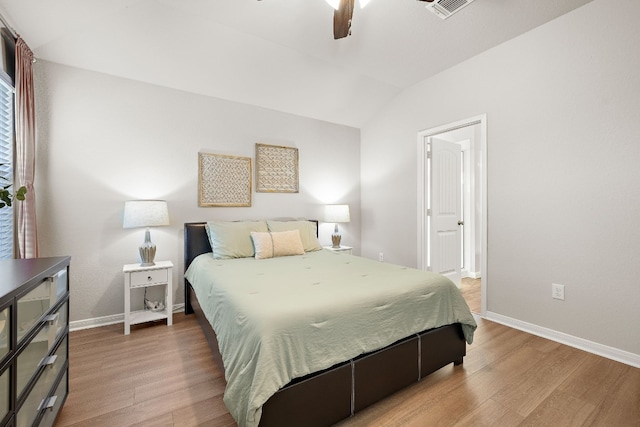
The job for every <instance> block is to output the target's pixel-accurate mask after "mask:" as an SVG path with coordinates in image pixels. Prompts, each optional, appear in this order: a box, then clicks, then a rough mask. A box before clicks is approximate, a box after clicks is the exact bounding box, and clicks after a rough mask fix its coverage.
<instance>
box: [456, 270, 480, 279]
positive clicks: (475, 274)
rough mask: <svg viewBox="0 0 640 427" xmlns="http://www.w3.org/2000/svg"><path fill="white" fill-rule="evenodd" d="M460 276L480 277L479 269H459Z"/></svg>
mask: <svg viewBox="0 0 640 427" xmlns="http://www.w3.org/2000/svg"><path fill="white" fill-rule="evenodd" d="M460 276H462V277H463V278H464V277H468V278H470V279H479V278H480V277H482V275H481V274H480V272H479V271H467V270H462V271H460Z"/></svg>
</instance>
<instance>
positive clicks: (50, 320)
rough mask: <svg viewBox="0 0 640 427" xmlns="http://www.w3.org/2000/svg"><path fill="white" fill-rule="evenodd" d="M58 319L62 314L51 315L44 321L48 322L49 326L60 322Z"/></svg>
mask: <svg viewBox="0 0 640 427" xmlns="http://www.w3.org/2000/svg"><path fill="white" fill-rule="evenodd" d="M58 317H60V313H55V314H50V315H48V316H47V317H45V318H44V321H45V322H48V323H49V325H53V324H54V323H56V321H57V320H58Z"/></svg>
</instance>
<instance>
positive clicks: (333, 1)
mask: <svg viewBox="0 0 640 427" xmlns="http://www.w3.org/2000/svg"><path fill="white" fill-rule="evenodd" d="M326 1H327V3H329V4H330V5H331V7H332V8H334V9H335V10H338V9H339V8H340V0H326Z"/></svg>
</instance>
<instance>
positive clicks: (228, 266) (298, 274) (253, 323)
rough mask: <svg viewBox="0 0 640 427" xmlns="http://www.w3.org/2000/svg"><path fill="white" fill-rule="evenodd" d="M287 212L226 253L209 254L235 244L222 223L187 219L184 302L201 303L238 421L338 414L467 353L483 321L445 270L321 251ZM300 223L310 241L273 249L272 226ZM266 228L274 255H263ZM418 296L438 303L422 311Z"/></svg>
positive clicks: (304, 421)
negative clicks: (290, 251) (289, 250)
mask: <svg viewBox="0 0 640 427" xmlns="http://www.w3.org/2000/svg"><path fill="white" fill-rule="evenodd" d="M284 222H285V221H277V222H269V226H268V227H267V230H266V232H265V230H264V228H262V229H261V230H260V231H256V232H255V233H254V235H252V237H251V239H254V240H253V241H252V240H249V245H252V244H254V246H252V247H251V248H249V246H246V247H245V248H244V252H245V253H244V254H243V253H242V252H243V250H242V248H241V249H240V250H237V248H231V249H230V253H231V256H229V257H222V258H223V259H216V258H214V255H213V253H214V252H215V253H216V256H217V255H218V254H220V253H222V252H224V251H225V250H228V249H229V248H228V247H226V246H224V245H226V241H225V239H226V238H228V237H229V235H228V233H227V234H225V233H226V231H225V229H222V231H221V232H220V230H218V229H216V230H217V231H218V232H215V233H214V232H213V231H212V230H213V229H215V227H216V226H218V225H219V224H213V225H212V223H211V222H210V223H206V222H197V223H186V224H185V229H184V232H185V239H184V243H185V264H184V265H185V313H187V314H191V313H195V315H196V317H197V319H198V322H199V324H200V325H201V327H202V330H203V331H204V333H205V336H206V337H207V341H208V343H209V346H210V348H211V350H212V354H213V356H214V359H215V361H216V363H217V364H218V366H219V367H220V369H221V370H222V371H223V372H224V373H225V379H226V381H227V389H226V391H225V396H224V400H225V404H226V405H227V408H228V409H229V411H230V413H231V414H232V416H233V417H234V418H235V419H236V421H237V422H238V424H239V425H240V426H256V425H259V426H263V427H264V426H267V427H269V426H288V425H291V426H298V425H305V426H314V425H317V426H326V425H331V424H335V423H336V422H338V421H340V420H342V419H345V418H348V417H350V416H352V415H353V414H354V413H356V412H357V411H359V410H361V409H363V408H365V407H367V406H370V405H371V404H373V403H375V402H377V401H379V400H380V399H382V398H384V397H386V396H388V395H390V394H392V393H394V392H396V391H398V390H400V389H402V388H404V387H406V386H408V385H410V384H412V383H415V382H416V381H419V380H420V379H421V378H423V377H425V376H426V375H429V374H430V373H432V372H434V371H436V370H438V369H440V368H441V367H443V366H445V365H447V364H450V363H454V364H455V365H458V364H461V363H462V362H463V357H464V356H465V355H466V344H467V343H469V344H470V343H471V342H472V340H473V332H474V330H475V328H476V324H475V321H474V319H473V316H472V315H471V313H470V311H469V309H468V307H467V305H466V303H465V302H464V299H463V298H462V296H461V295H460V293H459V291H458V290H457V288H456V287H455V285H453V284H452V283H451V282H450V281H448V279H444V280H443V278H442V276H438V275H435V274H432V273H428V272H423V271H419V270H415V269H409V268H406V267H401V266H395V265H392V264H384V263H379V262H377V261H371V260H367V259H365V258H361V257H356V256H352V255H346V254H339V253H335V252H330V251H327V250H323V249H322V248H320V247H319V245H318V244H317V239H316V235H313V236H308V235H305V233H307V234H309V233H310V230H313V231H314V232H315V233H317V222H314V221H311V222H309V221H287V222H286V223H287V224H284ZM226 224H230V223H225V225H224V226H225V227H226V226H227V225H226ZM235 224H238V223H237V222H236V223H235ZM300 224H302V225H303V228H301V229H299V230H298V231H297V234H298V235H301V236H302V238H301V240H302V241H304V245H303V246H304V250H302V251H301V250H300V248H299V247H297V249H295V250H294V251H298V252H297V253H298V255H295V256H273V255H274V254H275V252H276V251H275V249H273V248H275V246H274V244H273V240H274V239H275V236H280V235H284V234H286V233H289V235H288V236H289V237H291V234H290V233H291V232H293V229H295V228H296V226H299V225H300ZM305 224H311V225H312V226H311V227H306V225H305ZM260 227H262V224H260ZM272 227H274V229H272ZM278 227H280V228H278ZM289 229H291V230H289ZM276 230H277V231H276ZM245 232H246V230H245ZM265 233H266V234H265ZM266 235H268V236H269V237H270V238H271V239H272V243H271V246H272V247H271V248H270V249H271V250H272V253H271V256H266V257H265V258H263V259H257V256H258V255H261V254H264V253H265V252H264V251H263V249H264V248H266V247H267V246H262V244H260V245H258V243H259V240H257V239H258V237H259V236H260V238H262V237H264V236H266ZM278 238H280V237H278ZM216 239H217V240H216ZM221 240H222V242H221ZM313 240H315V242H313ZM309 242H311V243H309ZM221 244H222V249H220V248H221V246H220V245H221ZM243 244H245V245H246V244H247V241H246V239H245V241H244V242H243ZM314 245H315V247H313V250H307V249H309V246H314ZM212 246H213V247H214V248H215V250H213V249H212ZM315 249H319V250H315ZM234 250H236V252H238V253H234V252H233V251H234ZM247 251H253V255H254V256H246V255H247V253H246V252H247ZM236 255H237V256H236ZM335 277H339V278H342V279H344V280H343V282H337V281H336V279H335ZM418 280H419V281H423V280H426V281H429V284H428V286H426V285H422V284H420V285H418V284H416V281H418ZM405 282H406V284H405ZM396 284H397V286H396ZM267 286H268V289H267ZM425 286H426V288H425ZM425 289H426V290H425ZM326 292H334V293H336V292H337V296H335V294H332V296H329V295H328V294H326ZM421 300H429V301H431V302H433V303H435V305H436V306H438V307H439V308H438V309H437V310H436V309H434V310H424V309H422V308H421V304H423V302H422V301H421ZM317 307H322V308H317ZM427 311H428V314H424V315H423V314H422V312H427ZM418 312H420V315H416V314H415V313H418ZM260 316H263V317H260ZM363 316H366V317H363ZM365 331H366V332H365ZM221 350H222V351H221Z"/></svg>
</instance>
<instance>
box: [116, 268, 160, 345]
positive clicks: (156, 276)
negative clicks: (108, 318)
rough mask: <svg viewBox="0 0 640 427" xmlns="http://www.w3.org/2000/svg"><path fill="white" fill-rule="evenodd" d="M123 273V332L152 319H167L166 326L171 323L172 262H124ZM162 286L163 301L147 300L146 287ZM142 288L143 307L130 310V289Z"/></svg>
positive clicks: (126, 333) (127, 331)
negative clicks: (148, 263)
mask: <svg viewBox="0 0 640 427" xmlns="http://www.w3.org/2000/svg"><path fill="white" fill-rule="evenodd" d="M122 272H123V273H124V334H125V335H129V332H130V331H131V325H136V324H138V323H143V322H151V321H154V320H162V319H167V326H171V325H172V324H173V263H172V262H171V261H158V262H157V263H155V264H154V265H152V266H141V265H139V264H126V265H125V266H124V267H123V268H122ZM156 286H164V287H165V288H164V302H162V301H149V300H147V297H146V294H147V288H151V287H156ZM136 288H144V293H145V297H144V307H143V309H142V310H136V311H131V291H132V290H133V289H136Z"/></svg>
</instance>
